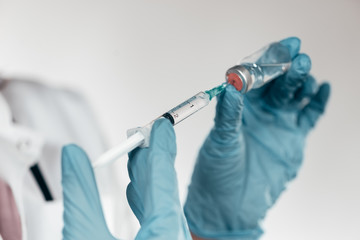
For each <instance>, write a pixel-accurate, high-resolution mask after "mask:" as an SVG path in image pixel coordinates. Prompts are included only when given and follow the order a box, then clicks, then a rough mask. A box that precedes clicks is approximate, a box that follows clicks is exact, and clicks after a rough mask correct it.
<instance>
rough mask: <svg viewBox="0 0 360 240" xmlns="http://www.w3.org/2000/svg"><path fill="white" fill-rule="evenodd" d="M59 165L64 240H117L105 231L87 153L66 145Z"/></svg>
mask: <svg viewBox="0 0 360 240" xmlns="http://www.w3.org/2000/svg"><path fill="white" fill-rule="evenodd" d="M61 164H62V166H61V168H62V186H63V195H64V228H63V239H66V240H79V239H86V240H92V239H93V240H98V239H104V240H107V239H109V240H110V239H111V240H114V239H116V238H114V237H113V236H112V235H111V233H110V231H109V230H108V228H107V225H106V222H105V218H104V214H103V211H102V208H101V202H100V197H99V192H98V189H97V186H96V182H95V177H94V172H93V169H92V167H91V164H90V161H89V158H88V157H87V155H86V153H85V152H84V151H83V150H82V149H81V148H79V147H78V146H76V145H67V146H65V147H64V148H63V150H62V162H61Z"/></svg>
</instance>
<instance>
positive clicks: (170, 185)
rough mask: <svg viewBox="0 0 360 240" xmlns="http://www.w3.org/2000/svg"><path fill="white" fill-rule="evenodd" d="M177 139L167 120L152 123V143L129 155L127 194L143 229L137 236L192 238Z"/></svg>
mask: <svg viewBox="0 0 360 240" xmlns="http://www.w3.org/2000/svg"><path fill="white" fill-rule="evenodd" d="M175 157H176V141H175V133H174V129H173V126H172V125H171V123H170V122H169V120H167V119H160V120H157V121H156V122H155V123H154V125H153V126H152V130H151V136H150V146H149V147H148V148H137V149H135V150H134V151H132V152H131V153H130V154H129V162H128V171H129V177H130V180H131V182H130V184H129V185H128V188H127V191H126V194H127V198H128V202H129V205H130V207H131V209H132V210H133V212H134V214H135V215H136V217H137V218H138V220H139V222H140V225H141V229H140V231H139V232H138V234H137V236H136V239H191V236H190V232H189V229H188V226H187V223H186V220H185V217H184V215H183V210H182V207H181V205H180V200H179V192H178V182H177V177H176V172H175V168H174V162H175Z"/></svg>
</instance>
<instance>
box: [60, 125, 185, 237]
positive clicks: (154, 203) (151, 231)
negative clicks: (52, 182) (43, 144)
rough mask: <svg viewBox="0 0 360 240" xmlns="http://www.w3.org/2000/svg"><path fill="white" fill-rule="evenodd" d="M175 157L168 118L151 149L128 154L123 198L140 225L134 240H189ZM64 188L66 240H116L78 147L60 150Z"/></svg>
mask: <svg viewBox="0 0 360 240" xmlns="http://www.w3.org/2000/svg"><path fill="white" fill-rule="evenodd" d="M175 155H176V144H175V134H174V131H173V128H172V126H171V124H170V122H169V121H168V120H166V119H162V120H159V121H157V122H155V123H154V125H153V128H152V133H151V136H150V146H149V148H144V149H136V150H134V151H133V152H131V154H130V159H129V163H128V167H129V175H130V179H131V183H130V184H129V186H128V189H127V198H128V201H129V204H130V206H131V208H132V210H133V212H134V213H135V215H136V217H137V218H138V219H139V221H140V224H141V229H140V230H139V233H138V234H137V237H136V239H146V240H147V239H191V237H190V233H189V230H188V227H187V224H186V221H185V217H184V215H183V212H182V208H181V206H180V201H179V194H178V188H177V179H176V173H175V169H174V160H175ZM62 185H63V195H64V229H63V237H64V239H74V240H78V239H89V240H90V239H94V240H95V239H102V240H106V239H115V238H114V237H113V236H112V235H111V233H110V232H109V230H108V228H107V226H106V222H105V218H104V214H103V211H102V208H101V203H100V198H99V193H98V190H97V186H96V182H95V177H94V173H93V169H92V167H91V165H90V161H89V159H88V157H87V155H86V154H85V152H84V151H83V150H81V149H80V148H79V147H77V146H76V145H68V146H66V147H64V148H63V154H62ZM124 221H126V219H124Z"/></svg>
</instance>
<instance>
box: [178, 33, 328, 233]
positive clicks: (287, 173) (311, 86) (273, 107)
mask: <svg viewBox="0 0 360 240" xmlns="http://www.w3.org/2000/svg"><path fill="white" fill-rule="evenodd" d="M281 43H282V44H284V45H285V46H287V47H288V48H289V50H290V53H291V56H292V59H293V61H292V65H291V68H290V69H289V71H288V72H287V73H286V74H285V75H283V76H281V77H279V78H278V79H276V80H274V81H273V82H271V83H269V84H267V85H265V86H263V87H262V88H260V89H255V90H252V91H250V92H249V93H247V94H245V96H244V95H242V94H240V93H239V92H237V91H236V90H235V88H234V87H233V86H228V87H227V88H226V90H225V91H224V93H223V94H221V95H220V97H219V98H218V103H217V107H216V117H215V126H214V127H213V129H212V130H211V132H210V134H209V136H208V137H207V139H206V140H205V143H204V145H203V146H202V148H201V150H200V153H199V156H198V159H197V162H196V165H195V169H194V172H193V176H192V182H191V184H190V187H189V193H188V198H187V202H186V204H185V215H186V217H187V221H188V224H189V227H190V230H191V231H192V233H194V234H195V235H197V236H199V237H202V238H209V239H258V238H259V237H260V235H261V234H262V230H261V228H260V221H261V220H262V219H263V218H264V217H265V214H266V211H267V210H268V209H269V208H270V207H271V206H272V205H273V204H274V202H275V201H276V200H277V198H278V197H279V195H280V194H281V192H282V191H283V190H284V189H285V187H286V184H287V182H289V181H290V180H291V179H293V178H294V177H295V176H296V174H297V172H298V170H299V168H300V166H301V163H302V160H303V151H304V144H305V139H306V136H307V135H308V133H309V131H310V130H311V129H312V128H313V127H314V125H315V123H316V122H317V120H318V118H319V116H320V115H321V114H322V113H323V112H324V109H325V105H326V102H327V99H328V97H329V92H330V86H329V84H327V83H325V84H323V85H321V86H320V87H319V88H318V90H317V91H316V88H317V87H316V83H315V80H314V78H312V77H311V76H310V75H309V71H310V68H311V62H310V58H309V57H308V56H307V55H305V54H299V49H300V40H299V39H298V38H288V39H285V40H283V41H281Z"/></svg>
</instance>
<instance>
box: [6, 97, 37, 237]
mask: <svg viewBox="0 0 360 240" xmlns="http://www.w3.org/2000/svg"><path fill="white" fill-rule="evenodd" d="M0 113H1V114H0V115H1V118H0V153H1V154H0V155H1V160H0V165H1V167H0V177H1V179H3V180H4V181H5V182H7V183H8V184H9V186H10V187H11V189H12V192H13V195H14V199H15V202H16V206H17V209H18V211H19V214H20V220H21V230H22V236H23V239H27V236H26V234H25V233H26V232H27V230H26V224H25V211H24V206H23V204H22V199H23V180H24V177H25V174H26V172H27V171H28V170H29V168H30V166H31V165H33V164H34V163H35V161H36V159H38V158H39V156H40V154H41V150H42V147H43V139H42V137H41V136H40V135H39V134H38V133H36V132H34V131H31V130H29V129H27V128H25V127H20V126H16V125H14V124H12V122H11V113H10V109H9V107H8V105H7V103H6V101H5V99H4V98H3V96H2V94H1V93H0Z"/></svg>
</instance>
